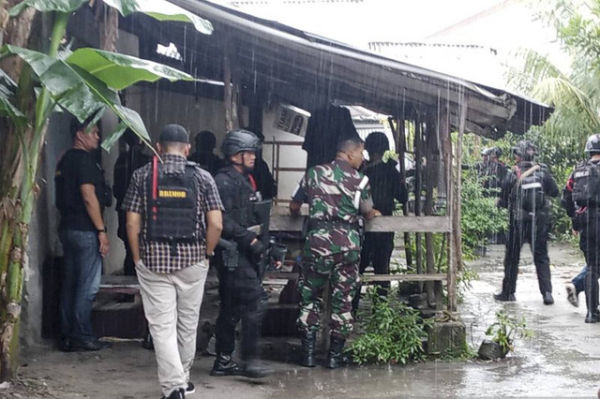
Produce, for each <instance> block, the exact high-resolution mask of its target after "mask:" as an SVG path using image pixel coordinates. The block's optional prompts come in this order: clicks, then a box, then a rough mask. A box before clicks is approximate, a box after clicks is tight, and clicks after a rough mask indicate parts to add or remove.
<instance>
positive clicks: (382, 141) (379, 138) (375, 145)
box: [365, 132, 390, 154]
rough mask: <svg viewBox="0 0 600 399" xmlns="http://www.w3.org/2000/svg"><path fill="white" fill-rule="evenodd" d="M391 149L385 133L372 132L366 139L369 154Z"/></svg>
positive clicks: (366, 148) (381, 152)
mask: <svg viewBox="0 0 600 399" xmlns="http://www.w3.org/2000/svg"><path fill="white" fill-rule="evenodd" d="M389 149H390V143H389V141H388V138H387V136H386V135H385V133H381V132H372V133H370V134H369V135H368V136H367V139H366V140H365V150H367V152H368V153H369V154H372V153H376V154H383V153H384V152H386V151H387V150H389Z"/></svg>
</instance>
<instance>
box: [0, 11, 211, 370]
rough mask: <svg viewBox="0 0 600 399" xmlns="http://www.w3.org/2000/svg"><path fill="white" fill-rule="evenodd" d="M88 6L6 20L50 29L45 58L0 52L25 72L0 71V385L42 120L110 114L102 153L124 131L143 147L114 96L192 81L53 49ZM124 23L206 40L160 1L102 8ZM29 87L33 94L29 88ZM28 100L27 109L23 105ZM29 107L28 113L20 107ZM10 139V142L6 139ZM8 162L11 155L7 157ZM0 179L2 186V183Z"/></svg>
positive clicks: (13, 326)
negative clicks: (4, 123) (3, 132)
mask: <svg viewBox="0 0 600 399" xmlns="http://www.w3.org/2000/svg"><path fill="white" fill-rule="evenodd" d="M88 2H89V1H88V0H24V1H22V2H20V3H19V4H17V5H16V6H14V7H13V8H11V9H10V10H9V14H10V16H11V17H15V16H17V15H19V14H20V13H21V12H22V11H23V10H25V9H26V8H27V7H31V8H34V9H35V10H37V11H38V12H42V13H50V14H51V15H52V16H53V21H54V22H53V26H52V32H51V37H50V45H49V48H48V51H47V52H45V53H43V52H40V51H36V50H33V49H27V48H22V47H18V46H13V45H10V44H7V45H4V46H2V47H1V48H0V58H2V57H7V56H18V57H20V58H21V59H22V60H23V61H24V63H25V64H26V65H27V68H28V69H27V70H26V71H25V72H24V73H22V74H21V76H20V79H19V82H18V83H17V82H15V81H13V80H12V79H11V78H10V77H9V75H8V74H7V73H6V71H3V70H0V116H3V117H5V118H6V119H7V120H9V121H10V124H9V127H10V131H11V132H12V133H14V134H15V135H16V137H17V138H18V141H17V144H16V149H17V154H16V156H15V158H14V159H15V162H14V167H13V166H11V170H10V171H6V170H2V172H1V173H10V174H11V175H10V176H9V177H10V179H8V180H9V181H10V184H9V187H0V381H2V380H5V379H7V378H10V377H12V376H13V375H14V371H15V369H16V365H17V359H18V356H17V355H18V329H19V321H20V313H21V298H22V288H23V274H24V273H23V270H24V266H25V259H26V256H23V255H22V254H24V253H26V250H27V241H28V228H29V223H30V221H31V217H32V210H33V205H34V202H35V201H34V199H35V195H34V194H35V191H36V185H35V176H36V174H37V171H38V165H39V159H40V151H41V147H42V143H43V142H44V136H45V132H46V126H47V122H48V118H49V117H50V115H51V114H52V112H54V111H55V110H57V109H62V110H66V111H68V112H70V113H71V114H73V115H74V116H75V117H76V118H77V119H78V120H80V121H84V120H85V119H87V118H88V117H89V116H90V115H96V116H97V117H100V115H102V113H103V112H105V111H107V110H109V111H112V112H113V113H114V114H115V115H116V116H118V117H119V119H120V120H121V122H120V124H119V126H118V127H117V129H116V131H115V132H114V133H112V134H111V135H110V136H109V137H108V138H107V139H105V140H104V143H103V147H104V148H105V149H108V147H110V146H111V145H112V144H114V143H115V142H116V141H117V140H118V138H119V137H120V136H121V135H122V134H123V132H124V131H125V130H126V129H127V128H130V129H131V130H132V131H133V132H134V133H135V134H137V135H138V136H139V137H140V138H141V139H142V140H143V141H144V142H145V143H146V144H148V145H150V137H149V135H148V132H147V130H146V128H145V126H144V123H143V121H142V119H141V117H140V116H139V114H138V113H137V112H136V111H134V110H132V109H130V108H127V107H125V106H123V105H122V104H121V103H120V101H119V96H118V91H119V90H122V89H125V88H126V87H129V86H131V85H133V84H135V83H137V82H140V81H146V82H154V81H157V80H159V79H163V78H164V79H168V80H170V81H178V80H187V81H192V80H194V78H193V77H192V76H190V75H188V74H186V73H184V72H181V71H179V70H177V69H174V68H171V67H168V66H165V65H162V64H158V63H155V62H152V61H148V60H143V59H140V58H137V57H132V56H129V55H124V54H119V53H114V52H109V51H102V50H98V49H94V48H80V49H77V50H75V51H71V50H70V49H68V48H61V43H62V41H63V38H64V36H65V33H66V27H67V22H68V20H69V17H70V15H71V14H72V13H73V12H74V11H76V10H77V9H78V8H80V7H82V6H83V5H85V4H86V3H88ZM104 3H105V4H106V5H107V6H109V7H113V8H115V9H117V10H118V11H119V13H121V15H123V16H126V15H129V14H131V13H133V12H143V13H146V14H147V15H149V16H151V17H153V18H155V19H157V20H160V21H179V22H186V23H190V24H193V26H194V28H195V29H196V30H197V31H198V32H200V33H203V34H211V33H212V25H211V23H210V22H209V21H207V20H205V19H203V18H200V17H198V16H196V15H194V14H191V13H190V12H188V11H186V10H184V9H182V8H179V7H177V6H175V5H173V4H171V3H168V2H166V1H163V0H139V1H136V0H104ZM35 86H37V87H35ZM31 93H36V96H35V99H34V101H33V102H32V101H29V102H28V101H25V100H24V97H26V96H28V95H29V96H31ZM28 104H29V105H28ZM12 133H11V134H12ZM11 155H13V154H11ZM6 180H7V179H4V181H6Z"/></svg>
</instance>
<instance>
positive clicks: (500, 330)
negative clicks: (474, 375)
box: [478, 311, 533, 360]
mask: <svg viewBox="0 0 600 399" xmlns="http://www.w3.org/2000/svg"><path fill="white" fill-rule="evenodd" d="M485 335H487V336H490V337H492V338H491V339H485V340H483V342H482V343H481V346H480V347H479V352H478V354H479V357H480V358H481V359H485V360H496V359H500V358H504V357H505V356H506V355H507V354H508V352H512V351H514V340H515V338H530V337H531V336H532V335H533V332H532V331H531V330H529V329H527V324H526V322H525V318H524V317H523V318H522V319H521V320H520V321H517V320H516V319H514V318H511V317H509V316H508V315H507V314H506V313H505V312H504V311H500V312H496V321H495V322H494V323H493V324H492V325H491V326H489V327H488V329H487V330H486V331H485Z"/></svg>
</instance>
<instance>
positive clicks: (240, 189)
mask: <svg viewBox="0 0 600 399" xmlns="http://www.w3.org/2000/svg"><path fill="white" fill-rule="evenodd" d="M221 149H222V152H223V154H224V155H225V158H226V161H227V162H228V165H227V166H226V167H224V168H222V169H221V170H219V171H218V172H217V174H216V176H215V182H216V184H217V188H218V190H219V194H220V196H221V199H222V201H223V205H224V207H225V211H224V213H223V233H222V238H223V239H224V240H227V241H228V242H231V243H233V245H234V246H237V251H238V254H237V263H236V265H235V267H225V262H224V258H225V255H224V254H223V251H222V250H220V251H217V254H216V255H217V259H216V263H217V264H219V267H218V274H219V296H220V300H221V302H220V307H219V316H218V318H217V325H216V352H217V359H216V360H215V363H214V365H213V368H212V371H211V375H213V376H224V375H245V376H247V377H254V378H259V377H264V376H266V375H267V374H269V373H270V372H271V370H269V369H267V368H266V367H265V366H264V365H262V364H261V363H260V362H259V361H258V339H259V335H260V329H261V321H262V317H263V314H264V303H263V302H264V296H265V293H264V290H263V287H262V273H263V270H261V266H260V265H261V264H262V262H261V260H262V257H263V256H264V253H265V250H266V247H267V245H268V236H267V235H266V234H259V233H257V232H256V231H251V230H249V229H248V227H251V226H255V225H258V224H261V222H260V221H259V220H258V217H257V215H256V212H255V204H256V203H258V202H261V195H260V193H259V192H257V191H256V181H255V179H254V177H253V176H252V170H253V169H254V164H255V161H256V152H257V151H258V150H259V149H260V140H259V138H258V137H257V136H256V135H255V134H254V133H252V132H250V131H248V130H243V129H238V130H233V131H230V132H229V133H227V135H226V136H225V139H224V141H223V144H222V148H221ZM263 233H265V232H263ZM265 238H266V242H265ZM240 319H241V320H242V347H241V358H242V360H243V361H244V364H243V365H238V364H237V363H236V362H235V361H233V359H232V357H231V354H232V353H233V350H234V342H235V327H236V325H237V323H238V321H240Z"/></svg>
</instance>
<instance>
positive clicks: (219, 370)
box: [210, 353, 243, 377]
mask: <svg viewBox="0 0 600 399" xmlns="http://www.w3.org/2000/svg"><path fill="white" fill-rule="evenodd" d="M242 373H243V370H242V368H241V367H240V366H239V365H238V364H237V363H236V362H234V361H233V360H232V359H231V355H227V354H225V353H218V354H217V358H216V359H215V363H214V364H213V368H212V370H211V371H210V375H212V376H216V377H221V376H224V375H242Z"/></svg>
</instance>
